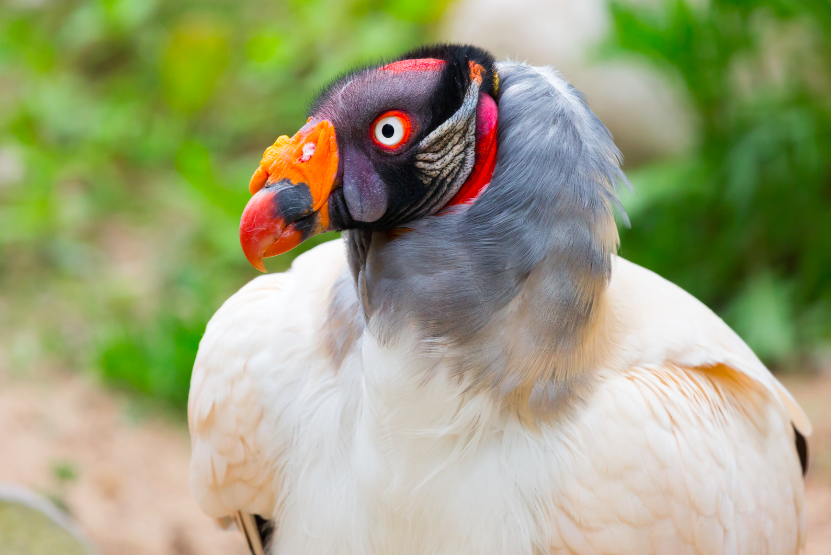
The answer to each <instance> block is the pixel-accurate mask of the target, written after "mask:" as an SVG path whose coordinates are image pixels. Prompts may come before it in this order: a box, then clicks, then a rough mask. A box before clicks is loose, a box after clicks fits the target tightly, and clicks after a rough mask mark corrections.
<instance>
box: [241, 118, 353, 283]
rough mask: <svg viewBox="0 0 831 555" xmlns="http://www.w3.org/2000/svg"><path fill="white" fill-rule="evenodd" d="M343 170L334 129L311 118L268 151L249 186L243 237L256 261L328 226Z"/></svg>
mask: <svg viewBox="0 0 831 555" xmlns="http://www.w3.org/2000/svg"><path fill="white" fill-rule="evenodd" d="M337 173H338V145H337V141H336V138H335V128H334V126H333V125H332V124H331V123H330V122H329V121H327V120H321V121H318V122H316V123H315V122H313V121H312V120H311V118H310V119H309V121H308V122H306V125H304V126H303V127H302V128H301V129H300V131H298V132H297V133H296V134H295V135H294V137H291V138H289V137H287V136H285V135H283V136H282V137H280V138H278V139H277V140H276V141H275V142H274V144H273V145H272V146H270V147H269V148H268V149H267V150H266V151H265V154H263V159H262V161H261V162H260V167H258V168H257V171H255V172H254V175H253V176H252V177H251V182H250V183H249V185H248V188H249V190H250V191H251V194H252V195H254V196H253V197H252V198H251V200H249V201H248V204H247V205H246V207H245V210H244V211H243V212H242V219H241V221H240V226H239V238H240V244H241V245H242V251H243V252H244V253H245V257H246V258H247V259H248V261H249V262H250V263H251V265H252V266H254V267H255V268H257V269H258V270H260V271H261V272H265V265H263V258H266V257H269V256H277V255H278V254H282V253H284V252H287V251H289V250H291V249H293V248H294V247H296V246H297V245H299V244H300V243H302V242H303V241H305V240H306V239H308V238H309V237H311V236H312V235H315V234H317V233H322V232H324V231H327V230H328V229H329V204H328V200H329V194H330V193H331V192H332V187H333V186H334V184H335V178H336V176H337Z"/></svg>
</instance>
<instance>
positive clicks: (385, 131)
mask: <svg viewBox="0 0 831 555" xmlns="http://www.w3.org/2000/svg"><path fill="white" fill-rule="evenodd" d="M381 135H383V136H384V137H385V138H387V139H391V138H392V136H393V135H395V128H394V127H393V126H392V124H391V123H385V124H384V126H383V127H381Z"/></svg>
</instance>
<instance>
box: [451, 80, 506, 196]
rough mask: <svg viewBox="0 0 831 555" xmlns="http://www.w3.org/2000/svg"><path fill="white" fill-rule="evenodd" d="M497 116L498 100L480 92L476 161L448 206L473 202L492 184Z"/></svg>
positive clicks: (477, 115)
mask: <svg viewBox="0 0 831 555" xmlns="http://www.w3.org/2000/svg"><path fill="white" fill-rule="evenodd" d="M497 116H498V110H497V108H496V101H494V99H493V98H492V97H491V95H489V94H485V93H479V107H478V108H477V110H476V162H475V163H474V165H473V170H471V172H470V175H469V176H468V178H467V181H465V182H464V184H463V185H462V187H461V188H460V189H459V190H458V192H457V193H456V194H455V195H454V196H453V198H452V199H450V202H448V203H447V206H455V205H458V204H468V205H469V204H473V203H474V202H476V199H477V198H478V197H479V195H480V194H482V192H483V191H484V190H485V189H487V187H488V185H490V183H491V178H492V177H493V170H494V168H495V167H496V123H497Z"/></svg>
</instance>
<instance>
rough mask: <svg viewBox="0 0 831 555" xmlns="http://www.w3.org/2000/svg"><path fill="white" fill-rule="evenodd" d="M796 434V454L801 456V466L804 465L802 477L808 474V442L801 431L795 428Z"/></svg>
mask: <svg viewBox="0 0 831 555" xmlns="http://www.w3.org/2000/svg"><path fill="white" fill-rule="evenodd" d="M793 431H794V434H795V435H796V452H797V454H798V455H799V464H801V465H802V476H803V477H804V476H805V474H806V473H807V472H808V441H807V440H806V439H805V436H804V435H802V434H801V433H799V430H797V429H796V426H794V429H793Z"/></svg>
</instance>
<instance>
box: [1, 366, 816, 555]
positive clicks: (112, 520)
mask: <svg viewBox="0 0 831 555" xmlns="http://www.w3.org/2000/svg"><path fill="white" fill-rule="evenodd" d="M784 381H785V383H786V385H787V386H788V387H789V389H790V390H791V391H792V392H793V393H794V395H795V396H796V398H797V399H798V400H799V401H800V403H802V406H803V407H804V408H805V410H806V411H807V412H808V414H809V416H810V417H811V419H812V421H813V423H814V435H813V437H812V438H811V441H810V446H811V450H812V453H811V454H812V463H811V468H810V472H809V475H808V478H807V481H806V484H807V504H808V546H807V549H806V554H807V555H826V554H828V553H831V375H828V376H825V377H810V378H804V377H803V378H795V377H794V378H787V379H785V380H784ZM0 424H2V426H0V481H4V482H17V483H22V484H26V485H28V486H30V487H32V488H34V489H36V490H38V491H40V492H42V493H45V494H47V495H49V496H50V497H52V498H53V499H57V500H58V502H59V503H62V504H64V505H65V506H66V507H68V509H69V510H70V511H71V513H72V514H73V516H74V517H75V518H76V519H77V520H78V521H79V522H80V524H81V526H82V527H83V528H84V530H86V531H87V533H88V534H89V536H90V539H91V540H92V542H93V543H94V544H95V545H97V546H98V547H99V549H100V550H101V552H102V553H103V554H104V555H134V554H135V555H138V554H154V555H167V554H170V555H191V554H192V555H197V554H198V555H213V554H216V555H220V554H222V555H237V554H239V555H244V554H245V553H247V551H246V549H245V546H244V544H243V542H242V540H241V538H240V536H239V535H238V534H237V533H235V532H223V531H220V530H218V529H216V528H215V527H214V526H213V524H212V522H211V521H210V520H209V519H208V518H207V517H205V516H204V515H203V514H202V513H201V512H200V511H199V508H198V507H197V506H196V504H195V503H194V501H193V500H192V499H191V497H190V492H189V491H188V485H187V469H188V459H189V456H190V444H189V441H188V437H187V429H186V428H185V427H184V426H183V425H181V424H176V423H175V421H174V420H172V419H170V418H169V417H162V416H159V415H156V414H153V413H152V411H148V409H147V408H146V407H145V408H144V409H143V410H141V407H138V408H137V406H136V405H135V403H134V402H132V401H130V400H129V399H128V398H125V397H122V396H119V395H114V394H112V393H111V392H108V391H104V390H102V389H101V388H100V387H99V386H97V385H96V384H95V383H93V382H92V381H90V380H89V379H88V378H86V377H83V376H76V375H64V374H49V375H47V376H44V375H41V376H39V377H38V378H37V379H34V378H32V377H29V378H10V377H9V376H4V375H3V373H2V372H1V371H0Z"/></svg>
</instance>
